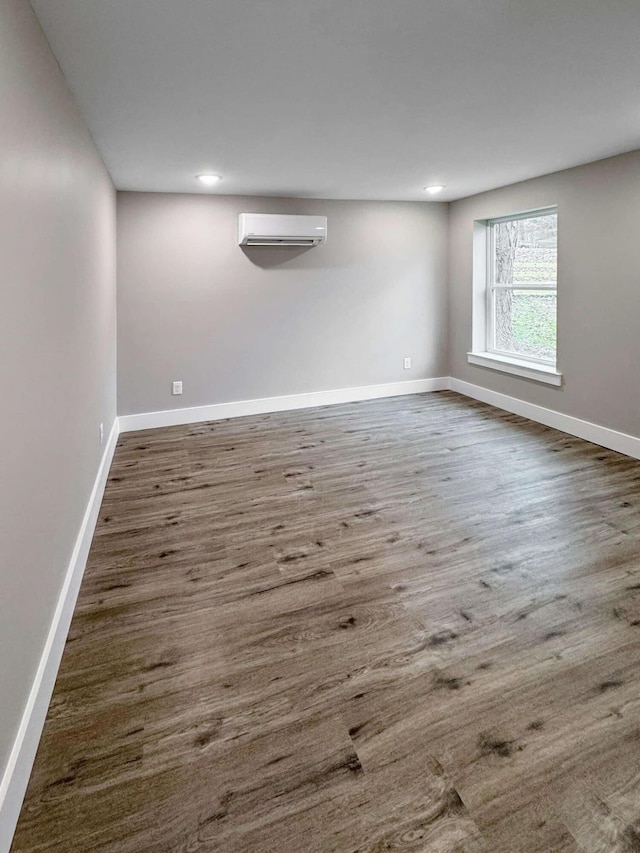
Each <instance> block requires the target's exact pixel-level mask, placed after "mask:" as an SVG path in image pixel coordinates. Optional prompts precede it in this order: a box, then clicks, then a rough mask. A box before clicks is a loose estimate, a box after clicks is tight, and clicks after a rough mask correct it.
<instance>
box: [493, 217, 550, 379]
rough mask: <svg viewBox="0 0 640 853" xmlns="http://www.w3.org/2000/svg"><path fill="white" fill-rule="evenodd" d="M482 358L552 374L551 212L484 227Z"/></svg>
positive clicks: (494, 222) (498, 221)
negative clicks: (522, 364)
mask: <svg viewBox="0 0 640 853" xmlns="http://www.w3.org/2000/svg"><path fill="white" fill-rule="evenodd" d="M487 229H488V234H487V237H488V240H487V246H488V269H487V318H486V319H487V322H486V335H487V343H486V350H487V353H491V354H493V355H495V356H503V357H506V358H507V359H508V358H511V359H513V358H515V359H518V360H523V361H525V362H528V361H530V362H532V363H533V364H532V367H535V366H536V365H542V366H547V367H548V368H552V369H553V368H554V367H555V363H556V318H557V279H558V276H557V266H558V264H557V260H558V249H557V237H558V215H557V212H556V210H555V209H549V210H541V211H536V212H532V213H525V214H521V215H518V216H509V217H502V218H500V219H492V220H489V221H488V222H487Z"/></svg>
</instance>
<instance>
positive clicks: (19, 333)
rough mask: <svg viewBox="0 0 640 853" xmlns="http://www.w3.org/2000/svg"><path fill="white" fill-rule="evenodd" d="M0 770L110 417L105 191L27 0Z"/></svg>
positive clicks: (21, 27) (7, 105) (4, 327)
mask: <svg viewBox="0 0 640 853" xmlns="http://www.w3.org/2000/svg"><path fill="white" fill-rule="evenodd" d="M0 259H1V263H0V278H1V282H2V310H0V380H1V383H2V384H1V387H2V394H3V398H2V399H3V414H2V418H1V419H0V447H2V456H1V457H0V542H1V543H2V565H1V566H0V650H1V654H0V776H1V775H2V772H3V770H4V768H5V765H6V761H7V758H8V755H9V751H10V749H11V746H12V744H13V741H14V738H15V735H16V730H17V728H18V724H19V722H20V718H21V716H22V712H23V710H24V707H25V703H26V701H27V697H28V694H29V690H30V688H31V684H32V682H33V679H34V675H35V672H36V667H37V665H38V661H39V658H40V655H41V653H42V650H43V646H44V642H45V637H46V635H47V632H48V629H49V626H50V624H51V620H52V617H53V613H54V609H55V606H56V602H57V599H58V595H59V593H60V590H61V587H62V582H63V578H64V575H65V571H66V569H67V566H68V563H69V559H70V557H71V553H72V549H73V546H74V541H75V539H76V536H77V533H78V531H79V528H80V524H81V522H82V518H83V515H84V511H85V507H86V505H87V501H88V499H89V495H90V493H91V489H92V486H93V482H94V479H95V476H96V473H97V469H98V466H99V463H100V459H101V456H102V448H101V446H100V439H99V424H100V422H103V423H104V425H105V431H106V432H108V430H109V429H110V428H111V425H112V423H113V420H114V417H115V403H116V387H115V192H114V190H113V186H112V184H111V180H110V178H109V176H108V174H107V172H106V171H105V169H104V166H103V165H102V161H101V160H100V158H99V156H98V154H97V153H96V150H95V148H94V145H93V143H92V140H91V137H90V136H89V133H88V131H87V130H86V128H85V126H84V124H83V122H82V120H81V118H80V116H79V113H78V111H77V110H76V107H75V105H74V103H73V101H72V99H71V97H70V95H69V93H68V91H67V88H66V85H65V82H64V79H63V77H62V75H61V73H60V71H59V69H58V66H57V63H56V61H55V59H54V57H53V55H52V53H51V52H50V50H49V47H48V45H47V43H46V41H45V38H44V36H43V34H42V32H41V30H40V27H39V25H38V23H37V21H36V19H35V16H34V14H33V12H32V11H31V7H30V6H29V4H28V2H27V0H2V2H1V3H0Z"/></svg>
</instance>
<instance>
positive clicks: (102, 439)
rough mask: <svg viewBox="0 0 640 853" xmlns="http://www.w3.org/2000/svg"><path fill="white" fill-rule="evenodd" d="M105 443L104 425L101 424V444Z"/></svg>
mask: <svg viewBox="0 0 640 853" xmlns="http://www.w3.org/2000/svg"><path fill="white" fill-rule="evenodd" d="M103 442H104V424H100V444H102V443H103Z"/></svg>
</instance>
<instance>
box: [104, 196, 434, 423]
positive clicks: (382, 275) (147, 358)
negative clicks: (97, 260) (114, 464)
mask: <svg viewBox="0 0 640 853" xmlns="http://www.w3.org/2000/svg"><path fill="white" fill-rule="evenodd" d="M240 212H290V213H317V214H320V215H326V216H327V217H328V240H327V243H326V244H325V245H323V246H319V247H317V248H312V249H307V250H299V249H274V248H262V249H260V248H253V249H246V250H244V249H242V248H240V247H239V246H238V244H237V227H238V214H239V213H240ZM446 249H447V206H446V205H444V204H421V203H411V202H406V203H395V202H349V201H317V200H313V201H312V200H308V199H306V200H305V199H270V198H249V197H242V196H226V197H225V196H218V197H216V196H215V195H208V196H203V195H166V194H160V193H129V192H125V193H118V410H119V414H121V415H128V414H132V413H139V412H152V411H161V410H165V409H171V408H182V407H189V406H201V405H207V404H211V403H222V402H229V401H236V400H250V399H257V398H262V397H271V396H279V395H285V394H297V393H303V392H309V391H321V390H330V389H337V388H348V387H354V386H361V385H371V384H377V383H386V382H397V381H402V380H408V379H422V378H431V377H437V376H442V375H445V372H446V367H447V365H446V351H447V349H446V331H447V318H446V272H447V270H446V264H447V257H446V254H447V253H446ZM404 356H411V358H412V360H413V361H412V365H413V367H412V370H410V371H406V370H403V366H402V359H403V357H404ZM173 379H181V380H182V381H183V382H184V394H183V396H182V397H172V396H171V381H172V380H173Z"/></svg>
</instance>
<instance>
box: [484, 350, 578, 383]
mask: <svg viewBox="0 0 640 853" xmlns="http://www.w3.org/2000/svg"><path fill="white" fill-rule="evenodd" d="M467 361H468V362H469V364H475V365H478V367H488V368H489V369H490V370H500V371H501V372H502V373H511V374H512V375H513V376H521V377H523V378H524V379H533V380H534V381H535V382H544V383H546V384H547V385H562V374H561V373H558V371H557V370H556V369H555V367H552V366H551V365H547V364H534V363H533V362H531V361H524V359H520V358H509V356H506V355H496V354H495V353H493V352H468V353H467Z"/></svg>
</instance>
